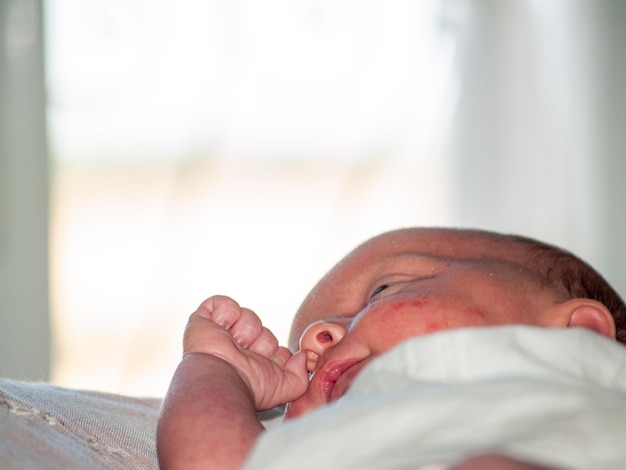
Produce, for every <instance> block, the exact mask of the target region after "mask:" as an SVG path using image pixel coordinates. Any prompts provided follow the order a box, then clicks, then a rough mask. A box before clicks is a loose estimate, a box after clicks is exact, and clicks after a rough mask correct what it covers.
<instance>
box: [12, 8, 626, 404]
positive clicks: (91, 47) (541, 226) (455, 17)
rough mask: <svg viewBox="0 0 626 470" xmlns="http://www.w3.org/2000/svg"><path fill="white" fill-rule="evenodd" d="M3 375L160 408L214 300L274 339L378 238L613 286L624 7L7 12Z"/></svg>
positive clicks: (618, 259) (623, 228) (620, 199)
mask: <svg viewBox="0 0 626 470" xmlns="http://www.w3.org/2000/svg"><path fill="white" fill-rule="evenodd" d="M0 19H1V21H0V375H2V376H4V377H13V378H20V379H28V380H49V381H52V382H53V383H56V384H59V385H63V386H70V387H78V388H88V389H98V390H105V391H112V392H120V393H127V394H133V395H152V396H162V395H163V394H164V392H165V390H166V388H167V385H168V382H169V378H170V376H171V374H172V372H173V369H174V368H175V366H176V364H177V362H178V360H179V357H180V352H181V335H182V331H183V328H184V325H185V322H186V319H187V317H188V315H189V314H190V313H191V312H192V311H193V310H194V309H195V308H196V306H197V305H198V304H199V303H200V302H201V301H202V300H203V299H205V298H206V297H208V296H209V295H213V294H217V293H221V294H226V295H230V296H232V297H234V298H235V299H237V300H238V301H239V302H240V303H241V304H242V305H245V306H247V307H250V308H252V309H254V310H255V311H256V312H257V313H258V314H259V315H260V316H261V317H262V318H263V319H264V322H265V323H266V324H267V325H268V326H269V327H270V328H272V329H273V330H274V332H275V333H276V335H277V336H278V338H279V339H280V340H281V342H283V343H285V342H286V339H287V333H288V328H289V322H290V319H291V317H292V315H293V313H294V312H295V310H296V308H297V307H298V305H299V303H300V302H301V300H302V299H303V298H304V296H305V295H306V294H307V292H308V291H309V290H310V288H311V287H312V286H313V285H314V284H315V282H316V281H317V280H318V279H319V278H320V277H321V276H322V275H323V274H324V273H325V272H326V271H327V270H328V269H329V268H330V267H331V266H332V265H333V264H334V263H335V262H336V261H337V260H338V259H339V258H340V257H342V256H343V255H344V254H346V253H347V252H348V251H349V250H351V249H352V248H353V247H354V246H356V245H357V244H358V243H360V242H362V241H363V240H365V239H367V238H369V237H370V236H372V235H374V234H377V233H379V232H382V231H386V230H389V229H393V228H398V227H404V226H414V225H429V226H432V225H454V226H463V227H476V228H485V229H493V230H499V231H504V232H514V233H520V234H524V235H528V236H532V237H537V238H540V239H543V240H545V241H548V242H551V243H555V244H558V245H561V246H563V247H565V248H567V249H569V250H571V251H574V252H575V253H577V254H579V255H580V256H582V257H583V258H585V259H586V260H587V261H589V262H590V263H591V264H592V265H594V266H595V267H596V268H598V269H599V270H600V271H601V272H602V273H603V274H604V275H605V276H606V277H607V278H608V280H609V281H610V282H611V283H612V284H613V285H614V286H615V287H616V288H617V289H618V290H619V291H620V292H621V293H622V295H624V293H626V270H624V268H623V266H624V265H626V249H625V247H624V240H626V217H625V216H626V214H625V211H624V208H623V205H624V203H625V202H626V189H625V185H624V177H625V176H626V158H625V157H624V149H626V92H625V87H624V83H626V54H624V49H625V46H626V29H625V28H624V26H623V25H624V24H626V2H622V1H620V0H614V1H611V0H596V1H594V2H589V1H587V0H552V1H549V2H547V1H543V0H421V1H409V0H386V1H379V0H359V1H354V0H351V1H347V0H346V1H344V0H333V1H323V0H317V1H313V0H306V1H295V2H294V1H292V0H267V1H265V0H264V1H253V0H233V1H229V2H223V1H219V0H214V1H207V0H152V1H146V0H90V1H87V2H85V1H84V0H43V1H42V0H0Z"/></svg>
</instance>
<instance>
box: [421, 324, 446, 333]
mask: <svg viewBox="0 0 626 470" xmlns="http://www.w3.org/2000/svg"><path fill="white" fill-rule="evenodd" d="M446 328H448V324H447V323H445V322H444V323H437V322H428V323H426V325H425V326H424V333H426V334H428V333H434V332H435V331H439V330H445V329H446Z"/></svg>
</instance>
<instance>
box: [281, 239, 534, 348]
mask: <svg viewBox="0 0 626 470" xmlns="http://www.w3.org/2000/svg"><path fill="white" fill-rule="evenodd" d="M527 251H528V249H527V248H526V247H524V246H523V245H522V244H519V243H512V242H510V241H508V240H506V239H500V238H499V237H498V236H497V235H495V234H489V233H483V232H472V231H462V230H453V229H404V230H398V231H394V232H389V233H386V234H383V235H381V236H378V237H375V238H373V239H370V240H368V241H367V242H365V243H363V244H362V245H360V246H358V247H357V248H356V249H354V250H353V251H352V252H351V253H349V254H348V255H347V256H346V257H345V258H343V259H342V260H341V261H340V262H339V263H338V264H337V265H335V266H334V267H333V268H332V269H331V270H330V271H329V272H328V273H327V274H326V276H324V277H323V278H322V280H320V282H319V283H318V284H317V285H316V286H315V288H314V289H313V290H312V291H311V293H310V294H309V295H308V296H307V298H306V299H305V301H304V302H303V304H302V305H301V307H300V309H299V310H298V313H297V314H296V318H295V319H294V323H293V325H292V330H291V333H292V338H291V340H292V344H293V341H294V340H296V339H297V338H295V337H294V336H298V337H299V333H300V332H301V330H302V329H303V328H304V326H305V324H309V323H310V322H313V321H317V320H319V318H318V316H320V315H322V316H323V315H326V314H328V313H329V310H331V309H333V308H334V306H336V305H337V304H343V305H346V304H348V303H350V302H351V298H352V297H354V296H357V297H358V296H359V295H363V293H364V289H366V288H367V287H369V285H370V284H371V283H372V282H373V281H375V280H376V278H377V277H380V276H384V275H386V274H392V273H402V272H404V273H406V272H412V273H413V274H417V271H419V273H420V274H421V273H425V274H427V273H426V271H429V270H432V271H435V270H437V269H438V268H440V267H442V266H445V265H446V264H448V263H455V262H463V263H471V264H472V265H473V266H475V267H477V268H478V269H487V268H488V267H489V266H490V265H492V264H494V263H497V264H507V265H510V266H513V267H515V266H517V267H523V266H524V265H525V263H526V262H527V259H528V256H527Z"/></svg>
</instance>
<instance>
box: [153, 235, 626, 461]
mask: <svg viewBox="0 0 626 470" xmlns="http://www.w3.org/2000/svg"><path fill="white" fill-rule="evenodd" d="M528 254H529V253H528V252H527V250H525V249H522V248H521V247H520V245H519V244H516V243H513V242H512V241H511V240H509V239H504V238H502V237H498V236H497V235H495V234H486V233H483V232H471V231H456V230H439V229H407V230H400V231H395V232H390V233H387V234H384V235H381V236H379V237H376V238H374V239H372V240H370V241H368V242H366V243H365V244H363V245H361V246H360V247H358V248H357V249H356V250H355V251H353V252H352V253H351V254H349V255H348V256H347V257H346V258H345V259H344V260H343V261H341V262H340V263H339V264H338V265H337V266H335V268H333V269H332V270H331V271H330V272H329V273H328V274H327V275H326V276H325V277H324V278H323V279H322V280H321V281H320V283H319V284H318V285H317V286H316V287H315V288H314V289H313V291H312V292H311V294H310V295H309V296H308V297H307V298H306V299H305V301H304V303H303V304H302V307H301V308H300V310H299V311H298V313H297V316H296V318H295V320H294V323H293V327H292V331H291V341H290V343H291V348H292V351H295V352H294V353H293V354H292V352H291V351H290V350H288V349H287V348H284V347H279V346H278V342H277V341H276V338H275V337H274V335H273V334H272V333H271V332H270V331H269V330H268V329H267V328H264V327H263V325H262V324H261V321H260V319H259V317H258V316H257V315H256V314H255V313H254V312H252V311H251V310H249V309H247V308H243V307H241V306H239V304H237V302H235V301H234V300H232V299H230V298H228V297H224V296H215V297H211V298H209V299H207V300H206V301H205V302H203V303H202V304H201V305H200V307H199V308H198V310H197V311H196V312H194V313H193V314H192V315H191V317H190V318H189V322H188V324H187V328H186V330H185V336H184V357H183V359H182V361H181V363H180V364H179V366H178V368H177V370H176V372H175V373H174V377H173V379H172V382H171V384H170V388H169V390H168V393H167V396H166V398H165V400H164V403H163V408H162V411H161V417H160V420H159V425H158V429H157V449H158V456H159V464H160V466H161V468H185V469H189V468H220V469H229V468H239V467H240V466H241V464H242V463H243V462H244V460H245V458H246V457H247V455H248V454H249V452H250V450H251V449H252V447H253V445H254V443H255V442H256V440H257V438H258V436H259V435H260V434H261V432H262V431H263V426H262V424H261V423H260V421H259V420H258V418H257V415H256V412H257V411H260V410H264V409H268V408H271V407H274V406H276V405H280V404H284V403H288V407H287V412H286V417H288V418H291V417H295V416H299V415H302V414H304V413H307V412H309V411H311V410H313V409H315V408H317V407H320V406H323V405H325V404H326V403H328V402H330V401H333V400H336V399H338V398H339V397H341V396H342V395H343V394H344V393H345V392H346V390H348V388H349V387H350V385H351V383H352V381H353V380H354V378H355V377H356V375H357V374H358V373H359V372H360V370H361V369H362V368H363V367H364V366H365V365H366V364H367V363H368V362H369V361H370V360H371V359H372V358H374V357H376V356H378V355H380V354H382V353H384V352H385V351H387V350H389V349H390V348H392V347H394V346H395V345H397V344H398V343H400V342H401V341H404V340H405V339H408V338H410V337H413V336H419V335H424V334H429V333H433V332H435V331H438V330H442V329H450V328H460V327H483V326H489V325H502V324H524V325H536V326H543V327H572V326H574V327H576V326H579V327H585V328H590V329H593V330H595V331H597V332H599V333H601V334H604V335H606V336H609V337H614V336H615V326H614V323H613V319H612V317H611V314H610V313H609V312H608V310H607V309H606V308H605V307H604V306H603V305H602V304H600V303H598V302H596V301H593V300H589V299H583V298H571V296H570V295H569V294H568V292H567V291H566V290H565V289H564V288H558V287H549V286H548V285H546V283H545V282H544V281H543V280H542V278H541V276H540V275H539V273H538V272H537V271H536V270H535V269H534V268H533V265H532V262H530V261H529V257H528ZM298 339H299V341H298ZM307 372H308V373H309V377H307ZM308 379H310V382H309V380H308ZM496 457H497V456H496ZM497 458H499V457H497ZM470 463H471V462H470ZM459 468H464V467H459ZM511 468H513V467H511ZM523 468H533V467H523Z"/></svg>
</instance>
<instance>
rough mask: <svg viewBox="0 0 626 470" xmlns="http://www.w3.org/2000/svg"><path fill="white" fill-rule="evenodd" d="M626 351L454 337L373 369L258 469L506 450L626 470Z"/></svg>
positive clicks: (437, 460)
mask: <svg viewBox="0 0 626 470" xmlns="http://www.w3.org/2000/svg"><path fill="white" fill-rule="evenodd" d="M625 441H626V348H625V347H624V346H622V345H619V344H617V343H615V342H612V341H610V340H608V339H606V338H603V337H601V336H599V335H597V334H595V333H592V332H590V331H587V330H583V329H546V328H534V327H522V326H505V327H491V328H470V329H459V330H449V331H444V332H440V333H436V334H432V335H427V336H422V337H419V338H414V339H411V340H409V341H407V342H405V343H403V344H401V345H399V346H397V347H396V348H394V349H393V350H391V351H389V352H388V353H386V354H385V355H383V356H381V357H379V358H377V359H376V360H375V361H372V363H371V364H369V365H368V367H366V368H365V369H364V370H363V371H362V372H361V374H359V376H358V377H357V379H356V380H355V382H354V383H353V385H352V387H351V388H350V390H349V391H348V393H347V394H346V395H345V396H344V397H342V398H341V399H340V400H338V401H337V402H335V403H333V404H330V405H329V406H326V407H323V408H321V409H318V410H316V411H315V412H313V413H310V414H308V415H305V416H302V417H300V418H297V419H294V420H291V421H287V422H285V423H284V424H281V425H279V426H277V427H275V428H273V429H271V430H270V431H268V432H266V433H265V434H264V436H263V437H262V438H261V440H260V441H259V442H258V444H257V446H256V447H255V449H254V452H253V454H252V455H251V458H250V459H249V460H248V462H247V465H246V467H245V468H246V469H248V470H250V469H268V468H271V469H275V470H279V469H289V470H293V469H294V468H298V469H318V468H332V469H357V468H358V469H400V468H412V469H416V468H432V467H426V466H427V465H441V466H442V467H438V468H445V467H446V466H447V465H450V464H453V463H456V462H458V461H459V460H461V459H463V458H464V457H467V456H471V455H475V454H477V453H482V452H499V453H502V454H506V455H509V456H513V457H518V458H522V459H526V460H528V461H534V462H537V463H543V464H545V465H549V466H554V467H557V468H563V469H581V470H582V469H598V468H602V469H604V470H612V469H616V470H617V469H623V468H626V444H625Z"/></svg>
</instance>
